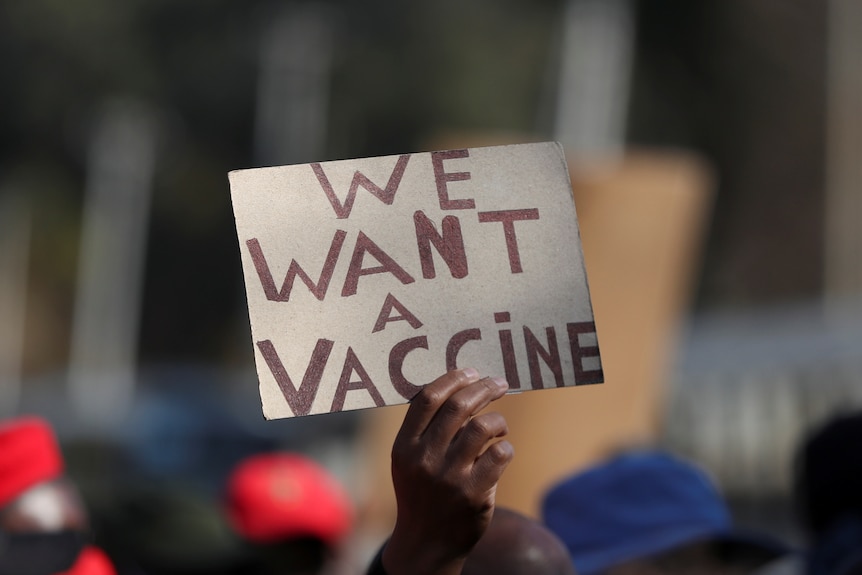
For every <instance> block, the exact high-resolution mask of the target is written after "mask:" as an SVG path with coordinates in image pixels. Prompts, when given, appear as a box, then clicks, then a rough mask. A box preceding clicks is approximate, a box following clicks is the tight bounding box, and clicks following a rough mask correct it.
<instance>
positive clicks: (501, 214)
mask: <svg viewBox="0 0 862 575" xmlns="http://www.w3.org/2000/svg"><path fill="white" fill-rule="evenodd" d="M538 219H539V210H538V209H537V208H531V209H528V210H500V211H498V212H479V221H480V222H481V223H483V224H484V223H486V222H501V223H502V224H503V234H504V235H505V236H506V250H507V251H508V252H509V267H510V268H511V270H512V273H513V274H519V273H521V272H522V271H524V270H523V269H522V268H521V254H520V252H519V251H518V237H517V236H516V235H515V222H520V221H524V220H538Z"/></svg>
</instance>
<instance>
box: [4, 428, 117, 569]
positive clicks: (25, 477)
mask: <svg viewBox="0 0 862 575" xmlns="http://www.w3.org/2000/svg"><path fill="white" fill-rule="evenodd" d="M88 529H89V524H88V517H87V512H86V510H85V508H84V505H83V503H82V501H81V498H80V496H79V494H78V492H77V490H76V489H75V486H74V485H73V484H72V482H71V481H70V480H69V479H68V478H67V477H66V476H65V474H64V462H63V457H62V454H61V452H60V448H59V445H58V443H57V439H56V437H55V436H54V432H53V430H52V429H51V426H50V425H49V424H48V423H47V422H45V421H44V420H42V419H39V418H36V417H21V418H17V419H13V420H8V421H5V422H3V423H0V575H7V574H8V575H52V574H58V573H62V574H64V575H114V568H113V566H112V564H111V562H110V560H109V559H108V558H107V556H106V555H105V554H104V553H103V552H102V551H101V550H99V549H98V548H96V547H94V546H92V545H89V544H88V536H87V535H88V533H87V532H88Z"/></svg>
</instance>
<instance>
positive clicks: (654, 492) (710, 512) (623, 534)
mask: <svg viewBox="0 0 862 575" xmlns="http://www.w3.org/2000/svg"><path fill="white" fill-rule="evenodd" d="M542 516H543V519H544V521H545V523H546V524H547V525H548V527H549V528H550V529H551V530H552V531H554V532H555V533H556V534H557V535H558V536H559V537H560V538H561V539H562V540H563V542H564V543H565V545H566V546H567V547H568V550H569V554H570V555H571V558H572V561H573V562H574V565H575V569H576V570H577V571H578V573H580V574H581V575H662V574H668V575H670V574H680V575H682V574H688V575H690V574H697V575H700V574H716V575H719V574H721V575H730V574H742V573H751V572H753V571H754V570H756V569H758V568H760V567H762V566H763V565H765V564H767V563H768V562H770V561H773V560H774V559H776V558H777V557H779V556H781V555H782V554H784V553H786V552H787V551H788V549H787V547H786V546H785V545H783V544H781V543H779V542H778V541H776V540H774V539H772V538H770V537H768V536H766V535H761V534H754V533H743V532H741V531H738V530H736V529H734V527H733V526H732V524H731V518H730V513H729V511H728V509H727V507H726V505H725V503H724V501H723V500H722V498H721V496H720V495H719V493H718V491H717V490H716V488H715V486H714V485H713V484H712V482H711V481H710V480H709V478H708V477H707V476H706V474H705V473H704V472H702V471H701V470H700V469H698V468H697V467H695V466H694V465H692V464H690V463H688V462H686V461H683V460H681V459H678V458H676V457H673V456H671V455H669V454H666V453H663V452H660V451H634V452H628V453H623V454H620V455H617V456H615V457H612V458H611V459H609V460H607V461H605V462H603V463H600V464H598V465H596V466H594V467H592V468H590V469H587V470H586V471H584V472H581V473H578V474H576V475H573V476H571V477H569V478H567V479H565V480H563V481H561V482H560V483H558V484H557V485H554V486H553V487H552V488H551V489H550V490H549V491H548V493H547V494H546V495H545V498H544V500H543V502H542Z"/></svg>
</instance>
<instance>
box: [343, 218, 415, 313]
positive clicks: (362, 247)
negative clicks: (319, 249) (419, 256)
mask: <svg viewBox="0 0 862 575" xmlns="http://www.w3.org/2000/svg"><path fill="white" fill-rule="evenodd" d="M366 252H367V253H369V254H371V255H372V256H373V257H374V258H375V259H376V260H377V261H378V262H380V265H379V266H375V267H373V268H363V267H362V259H363V257H364V256H365V254H366ZM381 273H390V274H392V275H394V276H395V277H396V278H397V279H398V281H400V282H401V283H402V284H409V283H413V282H414V281H415V280H414V279H413V276H411V275H410V274H408V273H407V272H406V271H404V268H402V267H401V266H399V265H398V264H397V263H396V262H395V260H393V259H392V257H391V256H390V255H389V254H387V253H386V252H384V251H383V250H382V249H380V247H379V246H378V245H377V244H375V243H374V242H373V241H372V240H371V238H369V237H368V236H366V235H365V234H364V233H363V232H359V237H357V238H356V246H355V247H354V248H353V257H352V258H350V267H349V268H348V270H347V277H346V278H344V287H343V288H342V290H341V296H342V297H347V296H351V295H355V294H356V289H357V287H358V285H359V278H360V277H361V276H370V275H373V274H381Z"/></svg>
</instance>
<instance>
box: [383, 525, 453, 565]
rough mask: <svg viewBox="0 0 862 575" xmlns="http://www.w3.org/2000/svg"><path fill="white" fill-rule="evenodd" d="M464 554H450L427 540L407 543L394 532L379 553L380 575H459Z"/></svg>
mask: <svg viewBox="0 0 862 575" xmlns="http://www.w3.org/2000/svg"><path fill="white" fill-rule="evenodd" d="M465 559H466V557H464V556H460V557H458V556H452V554H451V553H447V552H446V551H445V550H443V549H438V548H436V547H435V546H434V545H431V544H428V543H427V542H419V543H416V544H412V545H411V544H407V543H406V542H404V541H401V540H399V539H398V538H397V537H396V535H395V534H393V536H392V538H391V539H390V540H389V541H388V542H387V543H386V545H385V546H384V547H383V550H382V552H381V553H380V566H381V572H379V574H381V573H382V575H460V573H461V569H462V567H463V566H464V561H465Z"/></svg>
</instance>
